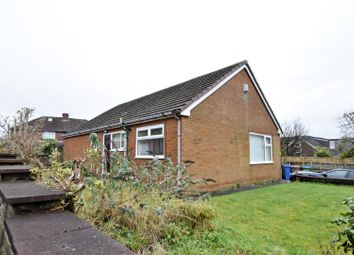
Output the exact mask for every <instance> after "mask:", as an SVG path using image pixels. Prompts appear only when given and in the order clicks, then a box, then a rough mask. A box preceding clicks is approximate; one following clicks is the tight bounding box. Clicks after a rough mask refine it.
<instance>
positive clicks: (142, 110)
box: [65, 61, 281, 137]
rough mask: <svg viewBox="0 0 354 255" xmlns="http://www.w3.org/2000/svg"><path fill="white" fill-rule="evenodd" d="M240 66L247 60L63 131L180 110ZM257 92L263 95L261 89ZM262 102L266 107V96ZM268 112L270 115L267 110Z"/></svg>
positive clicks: (129, 121)
mask: <svg viewBox="0 0 354 255" xmlns="http://www.w3.org/2000/svg"><path fill="white" fill-rule="evenodd" d="M244 66H247V67H248V63H247V61H242V62H239V63H236V64H233V65H230V66H228V67H225V68H222V69H219V70H217V71H214V72H211V73H208V74H205V75H202V76H199V77H196V78H194V79H191V80H188V81H185V82H183V83H180V84H177V85H174V86H172V87H169V88H166V89H163V90H160V91H157V92H155V93H152V94H149V95H147V96H143V97H140V98H138V99H135V100H132V101H129V102H126V103H123V104H120V105H118V106H116V107H113V108H112V109H110V110H108V111H106V112H104V113H102V114H100V115H98V116H97V117H95V118H93V119H92V120H90V121H88V122H86V123H84V124H83V125H81V126H80V127H79V128H77V129H75V130H73V131H72V132H70V133H68V134H67V135H65V137H70V136H76V135H80V134H86V133H90V132H96V131H99V130H104V129H107V128H115V127H119V126H120V120H121V118H123V121H124V124H125V125H132V124H136V123H139V122H144V121H150V120H154V119H161V118H167V117H171V116H174V115H175V114H176V113H182V112H183V111H184V110H186V109H187V108H188V107H189V106H191V105H193V103H195V102H196V101H198V100H199V99H201V98H202V97H203V95H205V94H207V93H208V92H209V91H211V90H212V89H213V88H214V87H216V86H217V85H218V84H220V83H221V82H222V81H223V80H225V79H227V78H228V77H229V76H230V75H231V74H233V73H235V72H236V71H237V70H241V68H242V67H244ZM248 68H249V67H248ZM256 86H258V85H256ZM260 93H261V94H262V95H261V96H263V97H264V95H263V93H262V92H261V91H260ZM265 104H266V105H267V107H269V105H268V102H266V100H265ZM269 109H270V107H269ZM270 114H271V115H272V116H274V114H273V112H272V111H271V110H270ZM273 120H274V121H275V122H276V126H277V127H279V129H280V125H279V123H278V121H277V120H276V119H275V117H274V118H273ZM280 130H281V129H280Z"/></svg>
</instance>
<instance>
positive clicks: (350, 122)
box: [339, 111, 354, 136]
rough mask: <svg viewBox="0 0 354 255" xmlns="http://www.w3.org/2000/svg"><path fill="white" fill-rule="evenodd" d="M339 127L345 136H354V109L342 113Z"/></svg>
mask: <svg viewBox="0 0 354 255" xmlns="http://www.w3.org/2000/svg"><path fill="white" fill-rule="evenodd" d="M339 127H340V129H341V131H342V133H343V136H354V111H353V112H350V111H348V112H345V113H343V114H342V116H341V117H340V118H339Z"/></svg>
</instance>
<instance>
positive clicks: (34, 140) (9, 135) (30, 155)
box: [0, 107, 43, 166]
mask: <svg viewBox="0 0 354 255" xmlns="http://www.w3.org/2000/svg"><path fill="white" fill-rule="evenodd" d="M33 113H34V109H32V108H28V107H23V108H21V109H20V110H18V111H17V112H16V115H15V116H13V117H12V118H10V117H9V116H1V117H0V136H2V142H3V144H4V145H5V146H6V148H7V149H8V150H9V151H10V152H11V153H15V154H18V155H19V156H20V157H21V158H23V159H25V160H26V161H27V162H28V163H29V164H31V165H33V166H42V163H41V161H40V159H39V158H38V154H39V152H40V150H41V146H42V140H41V131H42V125H43V124H42V123H41V122H37V123H36V124H31V123H29V120H30V118H32V117H33Z"/></svg>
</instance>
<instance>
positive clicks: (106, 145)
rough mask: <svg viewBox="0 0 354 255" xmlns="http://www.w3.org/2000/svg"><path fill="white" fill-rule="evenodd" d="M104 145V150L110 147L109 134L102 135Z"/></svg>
mask: <svg viewBox="0 0 354 255" xmlns="http://www.w3.org/2000/svg"><path fill="white" fill-rule="evenodd" d="M104 146H105V147H106V150H110V149H111V135H110V134H109V135H104Z"/></svg>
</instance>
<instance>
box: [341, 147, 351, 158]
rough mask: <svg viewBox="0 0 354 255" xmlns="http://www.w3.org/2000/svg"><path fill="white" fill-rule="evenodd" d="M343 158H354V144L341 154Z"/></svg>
mask: <svg viewBox="0 0 354 255" xmlns="http://www.w3.org/2000/svg"><path fill="white" fill-rule="evenodd" d="M341 158H354V146H352V147H350V148H349V149H348V150H347V151H345V152H343V153H342V154H341Z"/></svg>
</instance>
